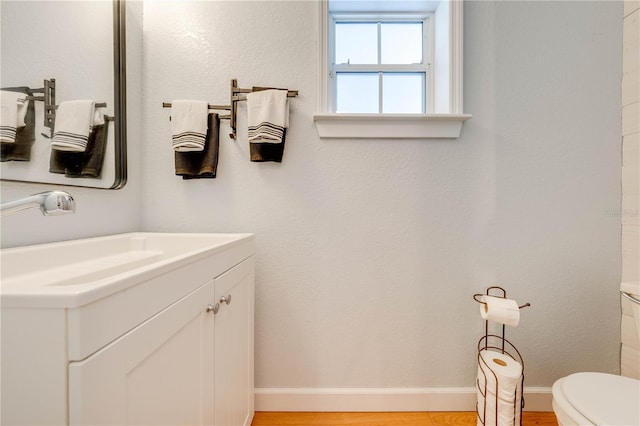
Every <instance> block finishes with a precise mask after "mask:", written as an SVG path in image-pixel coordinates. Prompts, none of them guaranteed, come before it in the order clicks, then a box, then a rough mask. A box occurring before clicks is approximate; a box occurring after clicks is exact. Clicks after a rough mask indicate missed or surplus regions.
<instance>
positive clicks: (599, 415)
mask: <svg viewBox="0 0 640 426" xmlns="http://www.w3.org/2000/svg"><path fill="white" fill-rule="evenodd" d="M562 391H563V393H564V396H565V398H566V399H567V401H569V403H570V404H571V405H572V406H573V407H574V408H575V409H576V410H578V411H579V412H580V413H581V414H582V415H583V416H584V417H586V418H587V419H589V420H590V421H591V422H592V423H594V424H596V425H640V380H636V379H632V378H629V377H623V376H616V375H613V374H605V373H576V374H572V375H570V376H567V377H566V378H565V380H564V381H563V383H562Z"/></svg>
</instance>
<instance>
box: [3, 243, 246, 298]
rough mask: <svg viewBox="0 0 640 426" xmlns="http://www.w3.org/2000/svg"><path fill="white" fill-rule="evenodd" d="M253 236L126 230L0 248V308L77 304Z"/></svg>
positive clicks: (128, 285)
mask: <svg viewBox="0 0 640 426" xmlns="http://www.w3.org/2000/svg"><path fill="white" fill-rule="evenodd" d="M252 239H253V235H252V234H175V233H172V234H161V233H129V234H120V235H112V236H107V237H98V238H88V239H82V240H74V241H65V242H58V243H50V244H40V245H33V246H27V247H17V248H11V249H2V250H0V265H1V270H0V276H1V280H0V296H1V303H2V306H3V307H65V308H72V307H77V306H81V305H84V304H87V303H90V302H93V301H95V300H98V299H100V298H103V297H106V296H108V295H111V294H114V293H116V292H118V291H121V290H124V289H126V288H129V287H131V286H133V285H136V284H138V283H141V282H143V281H146V280H149V279H150V278H152V277H154V276H157V275H161V274H163V273H166V272H168V271H170V270H173V269H176V268H179V267H182V266H184V265H186V264H188V263H191V262H195V261H197V260H199V259H202V258H204V257H206V256H209V255H211V254H213V253H215V252H217V251H220V250H224V249H227V248H229V247H231V246H233V245H240V244H242V243H244V242H247V241H248V240H252Z"/></svg>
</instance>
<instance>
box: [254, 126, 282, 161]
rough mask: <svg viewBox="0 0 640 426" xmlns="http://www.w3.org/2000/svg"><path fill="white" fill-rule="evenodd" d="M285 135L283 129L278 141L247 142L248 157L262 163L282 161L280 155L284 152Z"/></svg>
mask: <svg viewBox="0 0 640 426" xmlns="http://www.w3.org/2000/svg"><path fill="white" fill-rule="evenodd" d="M286 136H287V131H286V129H285V131H284V132H282V142H280V143H255V142H252V143H250V144H249V154H250V159H251V161H253V162H257V163H263V162H267V161H273V162H276V163H282V155H283V154H284V141H285V137H286Z"/></svg>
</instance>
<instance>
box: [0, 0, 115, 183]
mask: <svg viewBox="0 0 640 426" xmlns="http://www.w3.org/2000/svg"><path fill="white" fill-rule="evenodd" d="M124 3H125V2H124V0H96V1H58V0H53V1H51V0H49V1H46V0H43V1H23V0H2V1H1V2H0V21H1V25H0V31H1V33H0V52H1V59H2V61H1V68H0V88H1V89H2V108H3V115H2V121H3V123H1V124H2V126H3V127H2V128H3V129H6V128H7V127H6V123H5V121H6V122H11V123H15V122H16V120H15V117H14V118H12V117H11V115H12V114H13V115H16V114H15V112H13V113H7V112H6V111H8V110H10V109H7V107H6V105H7V102H8V103H9V105H10V106H12V105H14V104H15V102H16V100H15V96H16V95H13V94H12V93H24V95H25V96H26V99H25V101H24V104H22V105H26V107H25V106H21V107H18V110H19V111H20V108H26V109H24V111H26V118H25V119H24V120H23V121H24V123H25V125H23V126H22V127H21V126H20V124H19V122H20V119H18V124H17V125H16V128H17V131H15V133H14V135H15V137H14V139H11V133H9V136H8V137H5V136H6V135H5V134H3V138H2V139H1V140H2V144H1V145H2V161H1V162H0V178H1V179H2V180H9V181H21V182H37V183H47V184H55V185H65V186H82V187H91V188H101V189H118V188H121V187H123V186H124V184H125V182H126V174H127V173H126V172H127V162H126V122H125V120H126V110H125V107H126V105H125V100H126V96H125V22H126V21H125V4H124ZM45 89H46V90H45ZM12 96H13V97H12ZM5 100H8V101H6V102H5ZM79 100H82V101H86V100H90V101H95V107H96V110H95V114H94V113H93V112H88V113H87V114H85V112H87V111H94V110H93V109H91V108H92V106H91V103H87V102H69V101H79ZM20 102H22V101H21V100H20V99H18V105H21V103H20ZM48 102H50V104H51V106H47V103H48ZM61 103H64V106H63V107H62V108H60V106H61ZM71 105H73V107H71ZM87 105H88V108H89V110H86V109H85V108H87ZM101 106H102V108H98V107H101ZM75 108H79V109H75ZM70 111H72V112H70ZM47 112H49V113H50V114H49V115H48V116H46V117H45V114H47ZM17 114H18V116H20V114H21V113H20V112H18V113H17ZM22 114H23V117H24V114H25V113H22ZM94 115H95V117H96V120H97V121H96V122H95V123H94V126H93V127H91V126H90V124H89V123H88V122H86V121H85V120H83V119H81V118H83V117H85V116H86V117H93V116H94ZM7 117H9V118H7ZM78 117H81V118H78ZM12 120H13V121H12ZM103 120H104V121H103ZM88 121H89V122H90V121H91V118H89V119H88ZM78 122H79V123H80V128H83V129H84V128H85V127H83V126H84V125H85V123H86V124H87V126H86V131H77V132H73V131H72V130H75V128H77V126H78ZM102 122H103V124H101V123H102ZM65 130H67V131H69V132H71V133H70V134H72V135H74V137H79V138H80V139H76V140H82V141H83V143H82V144H80V145H79V146H74V147H71V148H60V146H61V144H59V143H57V142H59V141H60V140H61V138H62V137H63V135H66V134H69V133H68V132H65ZM54 132H57V133H54ZM76 133H79V134H80V136H77V135H76ZM56 141H57V142H56ZM52 142H56V143H53V145H52ZM62 145H64V144H62ZM69 150H71V151H69Z"/></svg>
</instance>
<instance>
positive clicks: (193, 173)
mask: <svg viewBox="0 0 640 426" xmlns="http://www.w3.org/2000/svg"><path fill="white" fill-rule="evenodd" d="M207 127H208V129H207V137H206V140H205V146H204V150H203V151H200V152H175V153H174V156H175V167H176V175H178V176H182V179H203V178H204V179H213V178H215V177H216V172H217V169H218V152H219V149H220V138H219V128H220V118H219V116H218V114H215V113H211V114H209V118H208V126H207Z"/></svg>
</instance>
